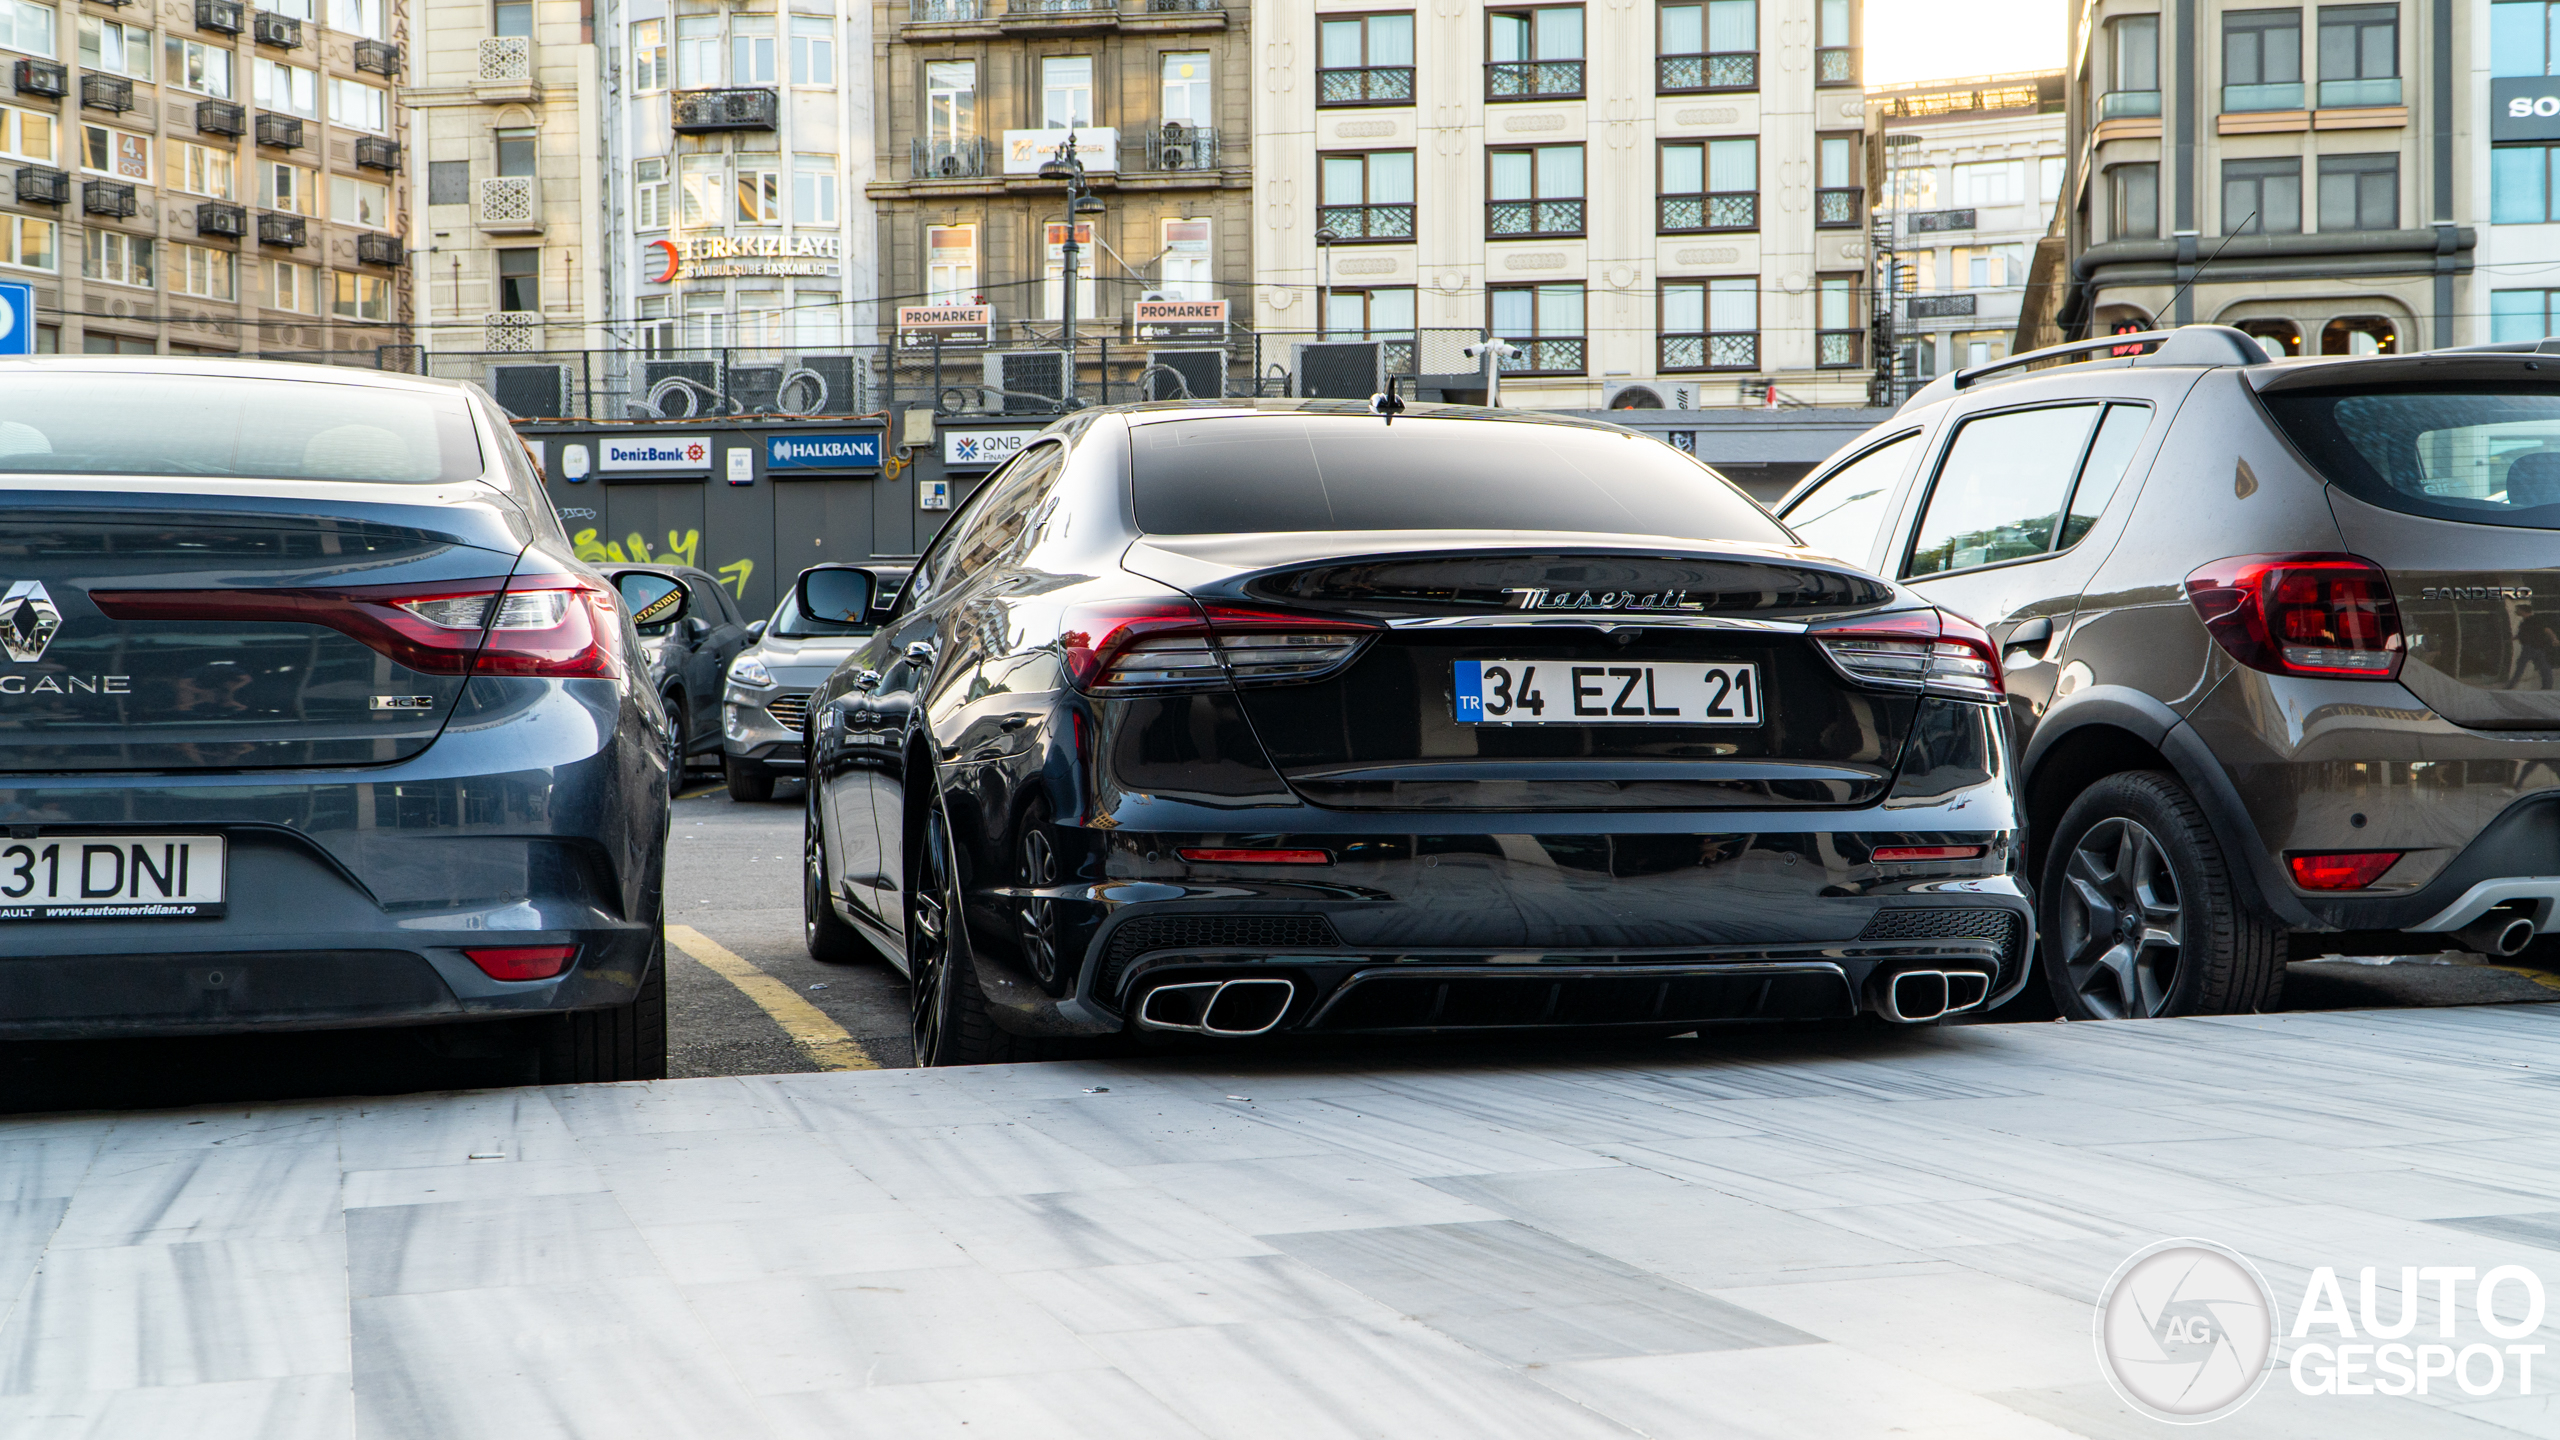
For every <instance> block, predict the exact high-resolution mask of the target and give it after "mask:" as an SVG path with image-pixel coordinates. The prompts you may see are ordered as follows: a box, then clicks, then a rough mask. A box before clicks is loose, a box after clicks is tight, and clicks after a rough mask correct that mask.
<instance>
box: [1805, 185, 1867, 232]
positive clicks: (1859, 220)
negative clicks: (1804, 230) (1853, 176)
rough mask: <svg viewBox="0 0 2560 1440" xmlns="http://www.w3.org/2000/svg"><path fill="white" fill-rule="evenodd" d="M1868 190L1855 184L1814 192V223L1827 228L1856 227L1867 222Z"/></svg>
mask: <svg viewBox="0 0 2560 1440" xmlns="http://www.w3.org/2000/svg"><path fill="white" fill-rule="evenodd" d="M1866 202H1867V192H1866V191H1864V190H1861V189H1859V188H1857V187H1856V186H1854V185H1851V186H1843V187H1833V188H1829V189H1823V190H1816V191H1814V192H1813V223H1814V224H1815V225H1816V226H1818V227H1820V228H1821V229H1825V230H1839V229H1844V228H1845V229H1855V228H1856V227H1858V226H1860V225H1863V224H1865V223H1866V220H1867V217H1866V215H1865V213H1864V212H1865V210H1866V208H1867V203H1866Z"/></svg>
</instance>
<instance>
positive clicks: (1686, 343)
mask: <svg viewBox="0 0 2560 1440" xmlns="http://www.w3.org/2000/svg"><path fill="white" fill-rule="evenodd" d="M1659 358H1660V360H1661V362H1662V363H1661V365H1660V366H1659V367H1658V368H1660V369H1663V370H1757V369H1759V368H1760V332H1759V331H1757V330H1718V331H1713V332H1707V333H1699V334H1689V335H1664V336H1663V337H1662V338H1661V342H1660V355H1659Z"/></svg>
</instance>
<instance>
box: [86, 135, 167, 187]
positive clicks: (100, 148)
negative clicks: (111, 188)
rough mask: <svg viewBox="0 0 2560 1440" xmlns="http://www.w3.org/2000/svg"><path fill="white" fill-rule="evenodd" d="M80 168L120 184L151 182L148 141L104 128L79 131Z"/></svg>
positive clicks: (138, 136)
mask: <svg viewBox="0 0 2560 1440" xmlns="http://www.w3.org/2000/svg"><path fill="white" fill-rule="evenodd" d="M80 168H81V169H83V170H87V171H90V172H91V173H93V174H98V175H113V176H114V177H116V178H117V179H119V180H138V181H141V182H143V183H144V184H149V183H150V181H151V137H150V136H148V135H136V134H134V133H133V132H131V131H129V130H110V129H108V128H107V127H106V126H104V125H83V126H81V127H80Z"/></svg>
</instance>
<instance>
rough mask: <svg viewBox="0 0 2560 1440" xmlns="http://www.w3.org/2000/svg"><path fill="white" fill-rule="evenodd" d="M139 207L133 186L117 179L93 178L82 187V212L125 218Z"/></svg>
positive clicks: (130, 215) (129, 216) (119, 218)
mask: <svg viewBox="0 0 2560 1440" xmlns="http://www.w3.org/2000/svg"><path fill="white" fill-rule="evenodd" d="M136 208H137V197H136V196H135V195H134V191H133V187H132V186H130V185H127V184H125V183H123V182H122V181H117V180H91V181H89V182H87V183H86V184H83V185H82V186H81V187H80V213H81V214H83V215H105V216H109V217H111V218H113V219H117V220H124V219H129V218H131V217H132V215H133V212H134V210H135V209H136Z"/></svg>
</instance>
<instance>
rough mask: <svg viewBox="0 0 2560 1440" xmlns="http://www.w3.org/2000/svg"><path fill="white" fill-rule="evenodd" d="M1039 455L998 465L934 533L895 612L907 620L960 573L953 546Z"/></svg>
mask: <svg viewBox="0 0 2560 1440" xmlns="http://www.w3.org/2000/svg"><path fill="white" fill-rule="evenodd" d="M1039 454H1040V451H1039V449H1038V447H1036V446H1035V447H1032V448H1028V449H1025V450H1023V451H1021V452H1019V453H1018V454H1016V455H1015V456H1014V457H1013V458H1012V459H1010V460H1007V461H1006V462H1004V464H1002V465H1000V466H998V467H997V468H996V472H995V473H994V474H992V475H989V476H988V477H987V478H986V479H984V480H981V481H979V482H978V488H977V489H975V490H972V491H970V492H969V498H968V499H966V500H963V501H961V502H960V508H959V509H957V510H954V511H952V512H951V518H950V519H948V520H945V521H943V522H942V528H941V529H940V530H937V531H935V532H934V535H933V540H932V543H930V544H928V545H926V546H925V547H924V554H923V555H922V556H920V557H918V558H917V560H916V568H915V569H914V570H913V571H911V572H909V574H908V576H907V583H906V584H905V585H904V586H903V587H902V588H901V589H900V590H899V592H898V599H897V609H896V610H895V611H894V612H892V613H894V614H896V615H897V616H898V617H900V618H902V619H903V618H904V617H906V616H907V615H910V614H912V613H914V611H915V608H916V607H917V606H919V605H921V604H923V603H924V602H926V601H927V600H930V599H932V598H933V597H934V596H935V595H937V594H939V593H940V592H941V590H942V588H943V586H945V585H947V584H949V583H950V581H951V578H952V576H953V575H954V574H956V573H957V572H956V570H955V569H954V567H953V565H952V563H951V561H952V556H953V554H954V550H953V547H954V546H956V545H959V544H960V543H961V542H962V541H964V540H965V539H966V538H967V537H968V534H969V532H970V531H971V530H973V529H975V528H976V527H977V524H978V517H979V516H981V515H983V514H985V513H986V510H987V503H986V502H988V501H989V500H992V499H994V498H995V495H996V492H997V491H998V490H1000V489H1002V488H1003V486H1004V484H1005V482H1006V481H1007V480H1009V479H1011V478H1012V477H1013V476H1014V474H1015V473H1016V472H1018V471H1020V470H1021V469H1022V467H1024V466H1025V465H1028V464H1030V463H1032V462H1033V461H1034V460H1035V459H1037V458H1038V457H1039Z"/></svg>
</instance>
